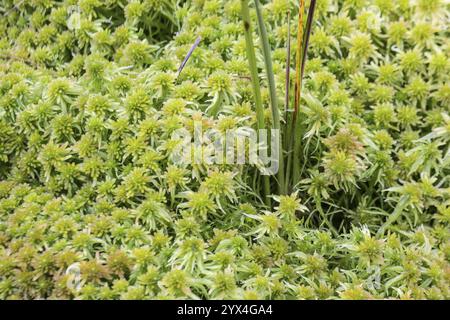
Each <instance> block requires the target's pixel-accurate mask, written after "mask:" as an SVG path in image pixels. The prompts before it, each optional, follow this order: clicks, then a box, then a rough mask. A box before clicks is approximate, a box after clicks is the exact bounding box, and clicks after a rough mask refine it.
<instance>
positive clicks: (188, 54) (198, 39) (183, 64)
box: [177, 36, 202, 77]
mask: <svg viewBox="0 0 450 320" xmlns="http://www.w3.org/2000/svg"><path fill="white" fill-rule="evenodd" d="M201 40H202V37H201V36H198V37H197V39H195V42H194V44H193V45H192V47H191V48H190V49H189V51H188V53H187V55H186V57H185V58H184V60H183V62H182V63H181V65H180V67H179V68H178V75H177V77H179V76H180V73H181V71H183V69H184V67H185V66H186V63H187V62H188V60H189V58H190V57H191V55H192V53H193V52H194V50H195V48H197V47H198V45H199V44H200V41H201Z"/></svg>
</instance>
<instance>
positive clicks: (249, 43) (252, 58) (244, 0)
mask: <svg viewBox="0 0 450 320" xmlns="http://www.w3.org/2000/svg"><path fill="white" fill-rule="evenodd" d="M241 15H242V21H243V23H244V34H245V42H246V46H245V49H246V53H247V60H248V64H249V68H250V75H251V78H252V87H253V94H254V98H255V109H256V119H257V126H258V129H264V127H265V125H264V108H263V105H262V99H261V87H260V85H259V76H258V69H257V67H256V55H255V47H254V45H253V37H252V27H251V19H250V12H249V8H248V0H241ZM262 179H263V188H264V195H265V197H264V200H265V202H266V204H267V205H268V206H270V204H271V201H270V197H269V196H270V181H269V177H268V176H266V175H264V176H263V177H262Z"/></svg>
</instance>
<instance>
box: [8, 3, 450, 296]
mask: <svg viewBox="0 0 450 320" xmlns="http://www.w3.org/2000/svg"><path fill="white" fill-rule="evenodd" d="M304 3H305V15H304V19H303V21H304V22H305V23H306V20H307V14H306V12H307V11H308V10H309V8H311V3H312V1H305V2H304ZM74 4H78V6H79V8H74V7H73V5H74ZM242 5H244V6H243V7H242ZM257 5H258V6H257V7H255V6H254V3H253V1H243V0H230V1H222V0H196V1H190V2H184V1H172V0H165V1H156V2H155V1H130V2H127V3H126V4H125V5H124V6H123V5H122V4H120V3H119V2H117V1H106V2H101V1H100V2H99V1H79V2H74V1H62V2H61V1H58V2H57V1H44V2H43V1H32V2H29V1H28V2H17V3H14V4H13V3H12V2H11V1H0V39H1V40H0V180H1V181H0V298H1V299H17V298H25V299H42V298H44V299H56V298H59V299H75V298H77V299H80V298H81V299H168V298H182V299H198V298H205V299H385V298H395V299H448V298H449V297H450V293H449V290H448V288H449V279H448V270H449V258H450V254H449V252H450V245H449V236H450V233H449V227H448V226H449V222H450V218H449V217H450V213H449V212H450V211H449V208H450V202H449V199H450V195H449V179H448V176H449V172H450V169H449V168H450V167H449V147H450V145H449V143H450V134H449V133H450V129H449V128H450V127H449V123H450V116H449V114H448V112H449V108H448V104H449V101H450V98H449V97H450V95H449V72H448V71H449V70H450V69H449V68H450V62H449V59H448V53H449V46H448V33H446V30H445V27H446V24H445V23H446V21H447V20H448V17H449V11H448V8H447V7H446V5H445V4H444V2H443V1H434V0H433V1H430V0H426V1H422V0H420V1H414V2H411V1H410V2H408V1H400V2H392V1H384V0H383V1H380V0H373V1H348V0H332V1H317V4H316V7H315V15H314V20H312V21H311V37H310V40H309V41H310V45H309V50H308V51H306V50H305V51H302V50H300V52H301V54H303V56H301V57H300V58H302V59H300V61H303V60H304V59H307V60H306V63H303V65H304V70H303V75H301V76H302V77H303V78H302V86H301V89H302V94H301V97H300V98H299V99H298V100H299V101H298V103H299V107H298V111H297V119H301V125H302V127H301V130H299V131H298V133H297V135H296V136H295V137H294V136H292V134H291V136H292V138H295V139H296V140H295V141H296V142H297V144H298V145H299V146H300V148H299V149H298V157H297V158H296V161H293V160H291V162H290V164H288V161H286V164H287V165H286V178H287V179H286V180H287V181H286V182H285V183H284V187H285V189H286V190H285V191H286V192H284V193H285V194H282V193H279V192H278V182H279V179H275V177H270V178H269V177H268V178H267V179H265V178H260V177H259V174H257V172H258V170H257V168H255V167H254V166H251V165H249V164H246V165H218V164H217V165H216V164H211V165H208V166H206V165H205V164H203V163H202V164H193V165H179V164H177V163H175V162H174V150H175V149H176V148H177V145H178V144H179V141H178V140H176V139H174V138H173V136H172V133H173V132H174V131H175V130H176V129H178V128H186V129H188V130H191V131H192V130H193V129H194V121H201V122H202V125H203V126H204V127H205V128H216V129H217V130H219V131H220V132H226V130H230V129H235V128H238V127H241V126H249V127H253V128H259V129H262V128H270V127H272V126H274V127H276V126H277V123H278V120H277V117H276V115H277V111H278V114H279V117H280V119H279V123H280V126H284V125H285V124H289V123H290V122H291V120H290V119H292V113H293V111H292V110H293V109H294V106H295V104H294V103H293V102H294V101H295V94H296V91H295V88H294V82H295V81H294V78H295V77H294V76H292V77H289V79H286V75H287V74H288V73H289V74H292V75H295V73H294V71H295V70H297V75H300V73H299V72H298V70H299V68H298V66H299V64H298V63H297V64H296V61H295V60H296V59H295V52H296V49H300V48H297V47H296V45H295V43H296V41H295V40H296V39H295V37H296V36H297V34H298V31H299V28H298V26H297V23H296V22H297V18H298V13H299V11H298V9H299V8H298V3H297V2H292V1H289V0H271V1H257ZM75 9H77V10H75ZM78 9H79V10H78ZM241 9H243V10H244V11H246V14H244V18H245V19H244V20H245V21H246V22H247V23H249V24H250V25H251V26H252V28H248V29H247V30H246V29H245V28H244V26H245V22H243V21H242V20H243V19H242V15H241V12H242V10H241ZM256 9H258V12H256ZM6 13H7V14H6ZM244 13H245V12H244ZM258 16H259V17H260V19H258ZM258 23H259V25H260V27H261V26H264V29H265V31H266V32H265V33H266V36H264V32H261V33H259V32H258V31H257V28H256V26H257V25H258ZM260 30H261V31H263V30H262V29H260ZM175 31H177V32H178V33H177V35H175V34H174V33H175ZM305 33H307V32H306V29H305ZM261 36H262V37H261ZM198 37H201V41H200V42H199V43H198V46H196V47H195V49H194V50H193V52H192V54H191V55H190V57H189V60H188V61H187V63H186V64H185V66H184V68H183V70H182V72H181V73H180V74H179V75H178V74H177V68H178V67H179V66H180V64H181V63H182V62H183V59H184V58H185V57H186V55H187V53H188V51H189V49H190V48H191V47H192V45H193V44H194V42H195V39H197V38H198ZM288 37H291V39H288ZM252 39H253V40H254V42H253V41H252ZM258 40H260V41H258ZM288 40H290V41H288ZM301 40H303V43H305V41H306V39H303V38H302V39H301ZM261 41H262V45H261ZM250 42H251V43H252V44H253V46H254V48H253V49H252V50H249V43H250ZM288 42H290V43H291V44H292V48H291V50H290V51H288V50H287V49H286V48H287V46H288ZM250 49H251V48H250ZM287 52H290V56H287ZM269 56H271V57H272V59H271V62H272V68H270V66H267V67H268V68H267V69H268V70H266V64H265V63H267V57H269ZM264 57H266V59H264ZM249 58H250V59H249ZM248 60H251V61H250V64H249V63H248ZM286 69H287V70H288V71H289V72H286ZM267 71H268V72H267ZM269 80H270V81H269ZM272 80H273V81H272ZM286 85H287V88H290V90H289V91H288V92H287V95H285V94H286V92H285V90H286ZM283 99H284V101H285V102H286V101H288V102H289V103H288V104H287V106H288V108H287V110H284V104H283V103H282V101H283ZM274 102H275V104H274ZM274 108H279V109H280V110H277V109H274ZM274 112H275V113H274ZM273 115H275V116H273ZM286 131H287V130H283V134H284V136H283V137H282V138H283V139H285V140H284V141H283V143H282V145H283V147H284V148H285V149H284V151H285V154H284V156H285V160H287V159H289V158H290V157H291V155H292V154H291V153H290V150H291V149H290V147H289V146H290V141H288V142H289V143H287V142H286V138H289V139H290V138H291V137H290V136H289V133H288V134H286ZM292 132H294V131H293V130H292ZM299 159H301V162H300V163H299V162H298V160H299ZM294 168H295V170H296V175H298V177H297V178H295V180H296V181H294V180H293V179H292V176H291V174H292V173H293V169H294ZM263 180H265V181H266V182H263ZM263 183H265V184H263ZM260 185H261V186H260ZM282 186H283V184H282ZM78 271H79V272H78Z"/></svg>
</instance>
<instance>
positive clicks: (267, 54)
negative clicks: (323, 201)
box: [255, 0, 285, 194]
mask: <svg viewBox="0 0 450 320" xmlns="http://www.w3.org/2000/svg"><path fill="white" fill-rule="evenodd" d="M255 8H256V15H257V18H258V30H259V38H260V40H261V47H262V49H263V57H264V65H265V67H266V74H267V80H268V84H269V94H270V104H271V109H272V119H273V125H272V126H273V128H274V129H275V130H280V128H281V120H280V110H279V109H278V98H277V92H276V87H275V77H274V73H273V66H272V55H271V50H270V45H269V39H268V37H267V31H266V26H265V24H264V18H263V16H262V10H261V4H260V3H259V0H255ZM278 147H279V152H278V154H279V155H280V156H279V158H278V165H279V168H278V174H277V175H278V189H279V192H280V194H284V193H285V192H284V187H285V184H284V159H283V148H282V144H281V138H280V141H278Z"/></svg>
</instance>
